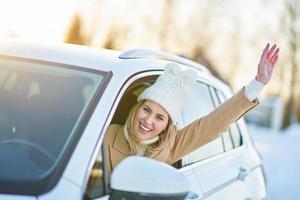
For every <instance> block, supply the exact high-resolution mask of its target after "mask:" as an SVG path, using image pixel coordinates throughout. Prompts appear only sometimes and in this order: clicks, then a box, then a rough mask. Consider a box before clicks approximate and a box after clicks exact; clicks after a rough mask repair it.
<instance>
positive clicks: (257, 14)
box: [0, 0, 300, 199]
mask: <svg viewBox="0 0 300 200" xmlns="http://www.w3.org/2000/svg"><path fill="white" fill-rule="evenodd" d="M0 3H1V6H0V37H12V38H21V39H25V40H33V41H37V42H45V43H73V44H80V45H87V46H95V47H99V48H108V49H115V50H120V51H123V50H126V49H129V48H154V49H161V50H163V51H167V52H170V53H174V54H180V55H183V56H186V57H189V58H191V59H193V60H195V61H197V62H199V63H201V64H204V65H205V66H207V67H208V68H209V69H210V71H211V72H212V73H213V74H214V75H216V76H217V77H219V78H220V79H222V80H223V81H224V82H226V83H228V84H229V85H230V86H231V87H232V88H233V90H234V91H237V90H238V89H240V88H241V87H242V86H243V85H245V84H247V83H248V82H250V81H251V79H252V78H253V77H254V76H255V73H256V66H257V63H258V60H259V57H260V53H261V51H262V49H263V48H264V47H265V45H266V44H267V43H268V42H269V43H271V44H273V43H276V44H277V45H278V46H279V47H280V56H279V59H278V62H277V68H276V70H275V72H274V76H273V79H272V82H271V83H270V84H269V85H268V86H266V88H265V89H264V91H263V92H262V94H261V98H260V99H261V104H260V105H259V106H257V107H256V108H255V109H254V110H253V111H251V112H250V113H249V114H248V115H247V116H246V120H247V123H249V127H250V132H251V133H252V135H253V138H254V141H255V143H256V145H257V148H258V150H259V151H260V153H261V155H262V157H263V159H264V162H265V168H266V172H267V178H268V187H269V191H270V199H297V197H298V198H299V196H300V195H297V194H296V191H297V188H298V189H299V188H300V181H299V180H300V174H299V173H300V158H299V157H300V150H299V149H300V147H299V146H300V145H299V144H300V136H298V135H300V128H299V127H300V126H299V122H300V103H299V102H300V69H299V65H300V12H299V11H300V0H244V1H240V0H227V1H225V0H151V1H150V0H126V1H124V0H123V1H122V0H26V1H20V0H0ZM281 156H282V157H281ZM297 156H298V157H297ZM287 159H288V160H287ZM282 163H288V164H286V166H285V165H284V164H282ZM279 166H280V167H279ZM296 171H297V172H296ZM289 173H290V174H289ZM297 173H298V174H297ZM298 179H299V180H298ZM283 188H286V189H284V191H283V190H282V189H283Z"/></svg>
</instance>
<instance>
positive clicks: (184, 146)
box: [104, 90, 258, 175]
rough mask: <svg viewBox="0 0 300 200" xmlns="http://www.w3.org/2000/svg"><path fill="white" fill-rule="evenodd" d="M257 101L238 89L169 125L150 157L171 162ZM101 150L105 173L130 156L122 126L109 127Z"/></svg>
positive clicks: (203, 141)
mask: <svg viewBox="0 0 300 200" xmlns="http://www.w3.org/2000/svg"><path fill="white" fill-rule="evenodd" d="M257 104H258V100H257V99H256V100H254V101H253V102H251V101H249V100H248V99H247V98H246V96H245V95H244V92H243V90H241V91H239V92H238V93H237V94H236V95H234V96H233V97H232V98H230V99H229V100H227V101H226V102H224V103H223V104H222V105H220V106H219V107H218V108H216V109H215V110H214V111H212V112H210V113H209V114H208V115H206V116H204V117H202V118H200V119H198V120H195V121H194V122H192V123H191V124H189V125H187V126H186V127H184V128H182V129H180V130H176V129H175V128H173V129H172V130H171V137H170V138H171V139H170V141H169V142H168V144H167V147H166V148H164V149H162V150H161V151H159V152H157V153H156V154H155V155H151V157H153V159H156V160H160V161H162V162H165V163H168V164H173V163H175V162H176V161H178V160H180V159H181V158H182V157H183V156H185V155H187V154H188V153H190V152H192V151H194V150H196V149H197V148H199V147H200V146H202V145H204V144H206V143H208V142H210V141H212V140H214V139H215V138H217V137H219V136H220V133H222V132H224V131H225V130H226V129H227V128H228V127H229V125H230V124H231V123H233V122H235V121H237V120H238V119H239V118H240V117H242V116H243V115H244V114H245V113H246V112H247V111H248V110H250V109H252V108H253V107H254V106H256V105H257ZM104 152H105V153H104V156H105V163H106V170H107V172H108V174H109V175H110V174H111V172H112V170H113V169H114V168H115V167H116V165H118V164H119V163H120V162H121V161H122V160H123V159H124V158H126V157H127V156H130V155H133V152H132V151H131V150H130V147H129V145H128V142H127V140H126V138H125V136H124V132H123V126H121V125H117V124H112V125H110V126H109V128H108V130H107V133H106V135H105V139H104ZM146 156H147V154H146ZM148 156H149V155H148Z"/></svg>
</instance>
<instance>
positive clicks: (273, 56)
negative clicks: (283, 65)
mask: <svg viewBox="0 0 300 200" xmlns="http://www.w3.org/2000/svg"><path fill="white" fill-rule="evenodd" d="M278 53H279V48H277V49H276V51H275V52H274V54H273V55H272V57H271V59H270V62H271V63H272V65H274V64H275V59H276V58H278Z"/></svg>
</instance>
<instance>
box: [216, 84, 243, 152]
mask: <svg viewBox="0 0 300 200" xmlns="http://www.w3.org/2000/svg"><path fill="white" fill-rule="evenodd" d="M216 92H217V95H218V98H219V103H223V102H224V101H225V100H226V98H225V95H224V94H223V93H222V92H221V91H220V90H216ZM223 139H224V143H225V149H226V151H228V150H231V149H233V148H236V147H239V146H241V145H242V142H243V141H242V136H241V133H240V129H239V127H238V124H237V123H236V122H235V123H233V124H231V125H230V127H229V131H227V132H226V133H225V134H223Z"/></svg>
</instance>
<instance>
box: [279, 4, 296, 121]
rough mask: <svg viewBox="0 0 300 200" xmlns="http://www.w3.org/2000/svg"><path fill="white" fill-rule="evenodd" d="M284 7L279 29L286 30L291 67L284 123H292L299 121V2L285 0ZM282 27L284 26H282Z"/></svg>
mask: <svg viewBox="0 0 300 200" xmlns="http://www.w3.org/2000/svg"><path fill="white" fill-rule="evenodd" d="M284 6H285V9H284V12H283V13H282V17H283V18H284V19H283V20H282V22H285V24H281V25H282V27H281V30H286V31H287V32H285V38H286V39H287V42H286V43H287V45H288V48H287V49H288V60H287V62H288V63H287V64H288V65H289V66H290V67H291V69H290V72H291V80H290V84H289V90H290V93H289V100H288V103H287V106H286V117H285V125H288V124H290V123H292V122H293V121H297V122H300V107H299V105H298V104H299V103H297V102H299V100H300V97H299V96H298V95H299V93H298V92H297V90H298V89H299V87H298V85H299V84H300V81H299V79H300V77H299V71H298V67H299V64H300V63H299V62H298V61H297V55H299V53H300V52H299V49H298V47H299V45H300V38H299V35H300V30H299V26H298V27H297V24H298V25H299V23H300V19H299V18H300V13H299V10H300V2H299V0H286V1H285V3H284ZM297 11H298V12H297ZM283 27H284V28H283ZM297 94H298V95H297Z"/></svg>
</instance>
